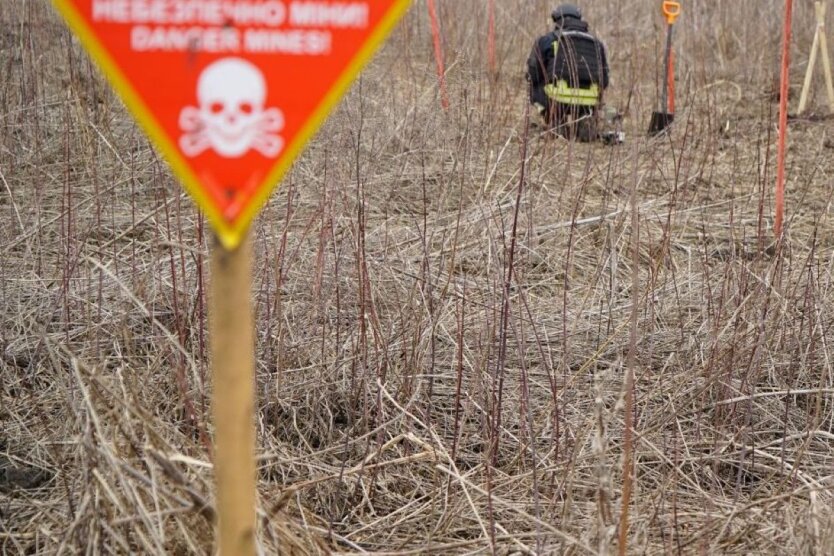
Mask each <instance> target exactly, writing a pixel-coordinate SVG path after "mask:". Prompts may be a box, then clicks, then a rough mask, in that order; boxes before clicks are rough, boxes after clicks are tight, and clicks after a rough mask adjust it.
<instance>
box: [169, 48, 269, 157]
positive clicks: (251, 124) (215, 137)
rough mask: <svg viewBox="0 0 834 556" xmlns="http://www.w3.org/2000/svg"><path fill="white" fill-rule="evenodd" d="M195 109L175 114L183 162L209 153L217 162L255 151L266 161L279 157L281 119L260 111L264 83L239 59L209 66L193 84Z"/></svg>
mask: <svg viewBox="0 0 834 556" xmlns="http://www.w3.org/2000/svg"><path fill="white" fill-rule="evenodd" d="M197 100H198V101H199V106H196V107H195V106H186V107H184V108H183V109H182V111H181V112H180V118H179V123H180V129H182V131H183V135H182V136H181V137H180V141H179V144H180V148H181V149H182V152H183V154H185V155H186V156H187V157H195V156H199V155H200V154H201V153H203V152H204V151H206V150H207V149H214V151H215V152H216V153H217V154H219V155H220V156H223V157H226V158H237V157H240V156H243V155H244V154H246V153H247V152H248V151H249V150H250V149H255V150H256V151H258V152H259V153H261V154H262V155H264V156H265V157H267V158H274V157H276V156H278V155H279V154H280V153H281V151H282V150H283V149H284V139H283V138H282V137H281V136H280V135H278V132H280V131H281V130H282V129H284V113H283V112H282V111H281V110H280V109H279V108H267V109H264V103H265V102H266V79H264V75H263V73H261V70H259V69H258V68H257V67H255V66H254V65H253V64H251V63H249V62H247V61H246V60H242V59H240V58H223V59H222V60H218V61H216V62H214V63H213V64H211V65H209V66H208V67H207V68H206V69H205V70H203V73H201V74H200V77H199V79H198V80H197Z"/></svg>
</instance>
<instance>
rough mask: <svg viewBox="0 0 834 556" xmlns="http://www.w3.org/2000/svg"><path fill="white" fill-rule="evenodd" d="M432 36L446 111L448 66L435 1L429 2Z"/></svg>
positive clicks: (442, 99) (447, 102)
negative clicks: (445, 61) (444, 57)
mask: <svg viewBox="0 0 834 556" xmlns="http://www.w3.org/2000/svg"><path fill="white" fill-rule="evenodd" d="M428 7H429V19H430V20H431V34H432V38H433V39H434V60H435V63H436V64H437V79H438V81H440V104H441V105H442V106H443V109H444V110H447V109H448V108H449V93H447V92H446V65H445V63H444V61H443V44H442V42H441V40H440V20H439V19H438V17H437V8H436V7H435V5H434V0H428Z"/></svg>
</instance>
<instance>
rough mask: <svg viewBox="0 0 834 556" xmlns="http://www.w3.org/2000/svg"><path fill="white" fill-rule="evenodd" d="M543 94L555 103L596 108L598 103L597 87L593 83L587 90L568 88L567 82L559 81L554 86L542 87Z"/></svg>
mask: <svg viewBox="0 0 834 556" xmlns="http://www.w3.org/2000/svg"><path fill="white" fill-rule="evenodd" d="M544 93H545V94H546V95H547V96H548V97H549V98H551V99H553V100H555V101H556V102H561V103H562V104H572V105H574V106H596V105H597V104H598V103H599V85H597V84H596V83H594V84H593V85H591V86H590V87H589V88H587V89H580V88H571V87H568V82H567V81H565V80H564V79H560V80H559V81H557V82H556V84H555V85H554V84H552V83H551V84H548V85H545V86H544Z"/></svg>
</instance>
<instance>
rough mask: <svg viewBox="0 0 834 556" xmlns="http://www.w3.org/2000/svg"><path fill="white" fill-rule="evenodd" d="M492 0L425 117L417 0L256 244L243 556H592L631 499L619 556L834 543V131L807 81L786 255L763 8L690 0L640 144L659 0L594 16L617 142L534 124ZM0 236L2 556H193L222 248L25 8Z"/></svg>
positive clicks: (206, 520)
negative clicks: (666, 103)
mask: <svg viewBox="0 0 834 556" xmlns="http://www.w3.org/2000/svg"><path fill="white" fill-rule="evenodd" d="M497 4H498V8H497V18H496V20H497V46H498V55H499V62H500V72H499V74H498V75H497V76H495V78H492V77H491V76H490V74H489V72H488V71H487V64H486V42H485V37H486V22H487V14H486V8H485V6H486V2H485V1H483V0H439V5H440V17H441V20H442V23H443V26H444V29H443V33H444V46H445V49H446V55H447V68H448V75H447V78H448V86H449V95H450V98H451V107H450V109H449V110H448V111H443V110H441V109H440V107H439V98H438V86H437V78H436V74H435V71H434V60H433V55H432V45H431V34H430V28H429V24H428V17H427V15H426V7H425V2H423V1H417V2H416V3H415V6H414V8H413V9H412V11H411V12H410V13H409V14H408V15H407V17H406V18H405V20H404V21H403V23H402V25H401V26H400V27H399V28H398V29H397V30H396V31H395V32H394V34H393V35H392V37H391V40H390V41H389V42H388V44H387V45H386V46H385V48H384V49H383V50H382V51H381V52H380V53H379V55H378V56H377V57H376V58H375V59H374V61H373V62H372V63H371V65H370V66H369V67H368V69H367V70H366V71H365V73H364V74H363V76H362V78H361V79H360V80H359V81H357V83H356V84H355V86H354V87H353V88H352V89H351V91H350V93H349V94H348V95H347V96H346V98H345V100H344V102H343V103H342V104H341V105H340V106H339V108H338V109H337V110H336V112H335V113H334V114H333V116H332V117H331V118H330V120H329V121H328V123H327V124H326V125H325V127H324V128H323V130H322V131H321V132H320V133H319V134H318V136H317V137H316V138H315V140H314V141H313V142H312V143H311V144H310V147H309V148H308V149H307V150H306V151H305V153H304V155H303V156H302V157H301V158H299V160H298V161H297V163H296V164H295V166H294V167H293V169H292V171H291V172H290V173H289V174H288V176H287V177H286V179H285V180H284V183H283V184H282V186H281V188H280V190H278V191H277V192H276V193H275V194H273V195H272V197H271V199H270V201H269V203H268V205H267V206H266V208H265V210H264V211H263V213H262V215H261V216H260V217H259V218H258V219H257V220H256V222H255V224H254V226H253V238H254V248H255V252H256V263H255V268H254V285H253V291H252V296H253V302H254V305H255V310H256V318H257V327H256V333H257V345H256V353H257V361H258V364H257V387H258V389H257V392H258V405H257V441H258V466H259V477H258V478H259V481H258V486H259V510H258V516H259V521H258V523H259V535H258V538H259V543H260V544H261V546H262V548H263V551H264V553H267V554H377V555H382V554H391V555H394V554H397V555H407V554H586V553H595V554H597V553H598V554H611V553H616V551H617V550H618V543H619V541H618V527H619V525H620V523H621V519H622V515H623V512H622V509H623V502H624V499H626V500H627V507H628V522H629V528H628V544H627V551H628V553H629V554H642V553H646V554H661V553H662V554H666V553H672V554H832V553H834V510H832V507H834V346H832V345H831V344H832V342H834V335H832V333H834V331H832V325H834V220H832V211H834V207H832V195H834V189H832V168H834V166H832V162H834V150H832V148H834V136H832V135H834V134H832V127H831V123H832V121H834V120H831V119H829V118H828V117H827V110H826V105H825V102H824V101H825V99H824V94H823V91H824V87H823V85H822V82H821V79H819V80H817V82H816V86H815V89H814V90H815V92H816V93H817V94H816V95H815V97H814V98H813V99H812V101H813V103H812V108H813V110H815V113H812V114H810V115H809V116H807V117H803V118H797V119H794V120H792V122H791V126H790V138H789V150H788V167H787V172H788V176H787V210H788V213H787V216H788V219H787V233H786V236H785V239H784V241H782V242H778V243H776V242H774V239H773V233H772V214H773V193H772V190H773V184H774V176H775V163H774V160H775V156H776V121H777V113H778V105H777V104H776V102H775V101H776V97H775V95H774V91H776V87H775V79H776V77H777V75H778V64H779V44H780V38H781V35H780V33H781V19H782V17H781V16H782V9H783V8H782V2H777V1H775V0H774V1H765V0H712V1H709V2H706V1H698V2H684V14H683V16H682V18H681V19H680V20H679V24H678V26H677V28H676V47H677V61H678V70H679V71H678V86H677V88H678V112H677V119H676V123H675V126H674V128H673V132H672V133H671V135H669V136H665V137H660V138H654V139H648V138H647V137H646V136H645V135H646V134H645V131H646V129H647V126H648V122H649V117H650V115H651V112H652V110H654V109H656V106H657V98H658V94H657V83H658V80H659V73H658V72H659V69H660V60H661V55H662V53H661V47H662V42H663V40H664V27H663V21H662V19H661V17H660V15H659V13H658V11H659V10H658V6H657V4H659V2H655V1H650V0H596V1H594V2H590V1H585V2H581V4H582V6H583V8H584V11H585V13H586V16H587V19H588V20H589V21H590V23H591V25H592V28H593V29H594V30H595V31H596V32H597V33H598V34H599V35H600V36H601V37H602V38H604V39H605V40H606V42H607V45H608V48H609V52H610V58H611V66H612V81H613V84H612V87H611V89H610V91H609V93H608V95H607V102H608V103H609V104H610V105H612V106H614V107H616V108H618V109H619V110H621V111H622V112H624V114H625V119H624V124H623V126H624V130H625V132H626V135H627V137H626V142H625V144H623V145H620V146H616V147H609V146H604V145H602V144H592V145H588V144H579V143H570V142H567V141H564V140H562V139H555V138H552V137H550V136H548V134H546V133H543V130H542V129H541V128H540V127H539V126H538V122H536V121H535V119H534V118H531V121H530V124H529V125H528V124H527V120H526V115H527V100H526V86H525V81H524V73H523V72H524V62H525V60H526V57H527V54H528V52H529V49H530V47H531V45H532V42H533V40H534V38H535V37H536V36H537V35H539V34H541V33H543V32H545V31H547V30H548V28H549V20H548V14H549V12H550V9H551V8H552V7H553V4H554V3H553V2H544V1H542V0H534V1H530V0H498V2H497ZM812 36H813V5H812V3H811V2H810V1H807V0H798V1H797V2H796V10H795V35H794V41H793V49H792V55H793V66H792V78H793V79H792V83H793V87H794V89H792V93H793V95H792V96H791V105H792V107H794V108H795V106H796V103H797V100H798V89H799V85H800V84H801V80H802V76H803V74H804V71H805V67H806V64H807V57H808V51H809V49H810V44H811V39H812ZM0 214H2V218H0V553H3V554H107V553H116V554H128V553H131V554H134V553H143V554H163V553H168V554H192V553H193V554H210V553H211V552H212V547H213V525H212V524H213V519H214V506H213V504H214V499H213V491H214V488H213V474H212V466H211V461H212V453H211V435H212V426H211V420H210V411H209V409H210V408H209V399H210V393H211V381H210V379H209V377H208V374H209V373H208V360H207V359H208V358H207V351H208V350H207V341H208V338H207V333H206V328H207V326H206V325H207V314H206V311H207V307H206V305H207V304H206V287H207V284H208V283H209V281H210V279H211V277H210V276H209V272H208V265H207V259H208V250H209V247H210V244H211V242H212V240H211V232H210V229H209V228H208V226H207V225H206V223H205V222H204V220H203V219H202V217H201V215H200V214H199V213H198V211H197V210H196V208H195V205H194V204H193V203H192V202H191V200H190V199H189V198H188V197H187V196H186V195H185V194H184V193H183V192H182V190H181V188H180V187H179V186H178V184H177V183H176V182H175V180H174V179H173V178H172V176H171V174H170V172H169V171H168V169H167V167H166V166H165V164H164V162H163V161H162V160H161V159H160V158H159V157H158V156H157V155H156V154H155V152H154V150H153V149H152V148H151V146H150V144H149V143H148V141H147V140H146V139H145V137H144V135H143V134H142V133H141V132H140V131H139V130H138V129H137V127H136V125H135V124H134V123H133V120H132V119H131V118H130V117H129V116H128V114H127V113H126V111H125V109H124V108H123V106H122V104H121V103H120V102H119V101H118V99H117V98H116V97H115V96H114V94H113V93H112V92H111V90H110V88H109V86H108V85H107V84H106V83H105V82H104V81H103V79H102V78H101V76H100V75H99V73H98V71H97V70H96V69H95V68H94V66H92V65H91V63H90V62H89V60H88V58H87V56H86V54H85V53H84V52H83V51H82V49H81V48H80V47H79V45H78V44H77V42H76V41H75V40H74V39H73V38H72V37H71V36H70V34H69V32H68V31H67V30H66V28H65V27H64V26H63V24H62V23H61V22H60V21H59V19H58V18H57V16H56V15H55V13H54V12H53V11H52V9H51V7H50V5H49V4H48V2H47V1H46V0H0ZM632 379H633V380H632ZM629 392H630V393H631V394H632V396H627V394H628V393H629ZM631 397H633V399H629V398H631ZM631 402H633V403H631ZM626 419H629V420H630V421H631V422H632V423H633V435H631V436H630V438H629V435H628V434H626V432H627V428H626V427H625V426H624V425H625V423H626ZM628 446H630V450H629V449H627V447H628ZM628 452H631V453H633V456H632V459H631V463H632V465H633V480H632V481H631V484H630V491H631V492H630V494H629V495H628V496H627V498H626V496H624V486H626V483H627V481H625V480H624V473H623V468H624V459H627V458H625V455H626V453H628ZM626 463H627V462H626Z"/></svg>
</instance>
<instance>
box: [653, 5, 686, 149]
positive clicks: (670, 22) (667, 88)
mask: <svg viewBox="0 0 834 556" xmlns="http://www.w3.org/2000/svg"><path fill="white" fill-rule="evenodd" d="M662 10H663V15H664V16H665V17H666V23H667V26H666V52H665V55H664V63H663V67H664V80H663V86H662V88H661V90H662V93H661V96H660V99H661V100H660V110H659V111H657V112H652V120H651V122H650V123H649V135H657V134H659V133H661V132H662V131H664V130H665V129H666V128H667V127H669V125H670V124H671V123H672V122H673V121H674V120H675V65H674V54H673V52H672V29H673V27H674V25H675V20H676V19H677V18H678V16H679V15H680V14H681V5H680V4H679V3H678V2H675V1H673V0H664V2H663V4H662Z"/></svg>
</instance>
